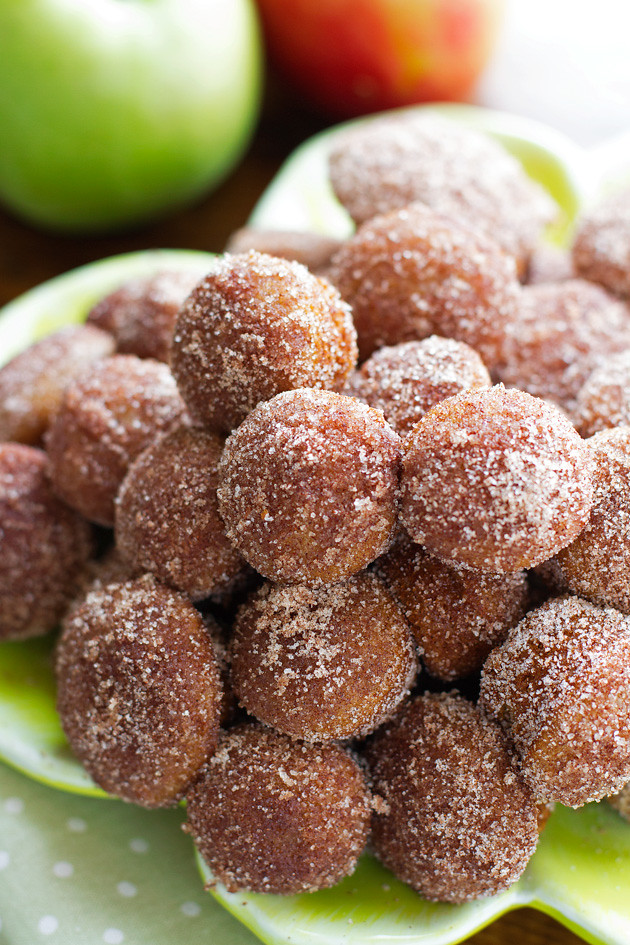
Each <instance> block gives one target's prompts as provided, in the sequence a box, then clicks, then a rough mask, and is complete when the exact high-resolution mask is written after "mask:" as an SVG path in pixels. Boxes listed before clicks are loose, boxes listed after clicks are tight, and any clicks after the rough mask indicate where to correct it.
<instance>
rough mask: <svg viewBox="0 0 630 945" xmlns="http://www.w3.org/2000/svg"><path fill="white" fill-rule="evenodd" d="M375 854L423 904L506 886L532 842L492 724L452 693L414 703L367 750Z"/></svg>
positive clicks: (521, 796)
mask: <svg viewBox="0 0 630 945" xmlns="http://www.w3.org/2000/svg"><path fill="white" fill-rule="evenodd" d="M367 760H368V764H369V767H370V771H371V774H372V777H373V782H374V791H375V792H376V793H378V794H380V795H382V797H383V798H384V801H385V804H386V805H387V809H386V810H385V811H384V812H382V813H377V814H375V816H374V818H373V824H372V845H373V848H374V851H375V853H376V855H377V856H378V857H379V859H380V860H382V862H383V863H384V865H385V866H387V867H388V868H389V869H390V870H392V872H393V873H394V874H395V875H396V876H397V877H398V878H399V879H401V880H402V881H403V882H405V883H408V884H409V885H410V886H412V887H413V888H414V889H416V890H417V891H418V892H420V893H421V894H422V895H423V896H424V897H425V898H426V899H429V900H433V901H440V902H467V901H469V900H471V899H478V898H481V897H483V896H491V895H494V894H495V893H498V892H501V891H502V890H504V889H507V888H508V887H509V886H511V885H512V883H514V882H515V881H516V880H517V879H518V878H519V876H520V875H521V874H522V872H523V871H524V869H525V867H526V866H527V863H528V861H529V858H530V857H531V855H532V853H533V852H534V850H535V848H536V843H537V840H538V823H537V806H536V802H535V799H534V796H533V794H532V792H531V791H530V789H529V788H528V787H527V786H526V785H525V783H524V782H523V780H522V779H521V777H520V775H519V774H518V772H517V769H516V766H515V764H514V762H513V759H512V757H511V753H510V751H509V748H508V744H507V741H506V739H505V737H504V735H503V733H502V732H501V730H500V728H499V726H498V725H496V724H495V723H493V722H491V721H489V720H488V719H486V718H485V717H484V716H483V715H482V714H481V713H480V712H479V710H478V709H477V708H476V707H475V706H474V705H472V703H469V702H467V701H466V700H465V699H463V698H462V697H461V696H459V695H457V694H456V693H455V694H441V695H431V694H426V695H423V696H418V697H416V698H415V699H414V700H413V701H412V702H411V703H409V704H408V705H407V706H406V707H405V709H404V710H403V711H402V712H401V713H400V714H399V716H398V717H397V718H396V719H394V720H393V721H392V722H391V723H389V724H388V725H386V726H385V727H384V728H383V729H381V730H380V731H379V732H378V733H377V734H376V736H375V737H374V741H373V742H372V744H371V745H369V747H368V749H367Z"/></svg>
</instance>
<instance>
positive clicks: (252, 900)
mask: <svg viewBox="0 0 630 945" xmlns="http://www.w3.org/2000/svg"><path fill="white" fill-rule="evenodd" d="M429 110H431V109H429ZM439 110H440V111H442V112H445V111H446V112H447V113H448V114H450V115H451V116H452V117H453V118H454V119H456V120H458V121H462V122H466V123H467V124H471V125H473V126H475V127H477V128H480V129H481V130H483V131H486V132H487V133H489V134H491V135H493V136H495V137H497V138H498V139H499V140H501V141H502V142H503V144H504V145H505V146H506V147H507V148H508V150H510V151H511V152H512V153H513V154H514V155H515V156H516V157H517V158H518V159H519V160H520V161H521V162H522V163H523V165H524V167H525V168H526V170H527V171H528V173H529V174H530V175H531V176H532V177H534V178H535V179H537V180H538V181H540V183H541V184H542V185H543V186H544V187H545V188H546V189H547V190H548V191H549V193H550V194H551V195H552V196H553V197H554V199H555V200H556V202H557V204H558V208H559V213H558V220H557V222H556V223H555V225H554V226H553V227H552V228H551V229H550V231H549V233H548V236H549V239H550V240H552V241H554V242H557V243H562V242H565V241H566V240H567V239H568V238H569V236H570V232H571V227H572V225H573V222H574V220H575V217H576V214H577V212H578V210H579V208H580V207H581V206H583V205H584V204H585V203H588V202H589V201H590V200H592V199H593V198H594V197H595V196H597V194H599V193H601V192H603V191H604V190H606V189H609V188H610V187H611V186H614V185H616V184H618V183H619V182H621V181H623V180H627V179H630V135H629V136H622V137H621V138H620V139H618V140H617V141H613V142H610V143H609V144H608V145H606V146H605V147H602V148H600V149H599V150H598V151H597V152H588V153H587V152H585V151H582V150H581V149H579V148H578V147H577V146H576V145H574V144H573V143H572V142H570V141H569V140H568V139H566V138H564V137H563V136H561V135H560V134H558V133H556V132H554V131H553V130H551V129H549V128H546V127H544V126H541V125H539V124H537V123H535V122H532V121H529V120H524V119H520V118H517V117H515V116H510V115H504V114H500V113H496V112H488V111H484V110H483V109H477V108H472V107H465V106H445V107H440V109H439ZM342 127H345V126H342ZM337 133H338V129H332V130H331V131H328V132H325V133H323V134H321V135H318V136H317V137H315V138H313V139H311V140H310V141H308V142H306V143H305V144H304V145H302V147H300V148H299V149H298V150H297V151H296V152H295V153H294V154H293V155H292V157H291V158H289V160H288V161H287V162H286V164H285V165H284V166H283V168H281V170H280V171H279V173H278V175H277V176H276V178H275V180H274V182H273V183H272V184H271V186H270V187H269V188H268V190H267V191H266V193H265V194H264V196H263V197H262V199H261V200H260V202H259V203H258V205H257V207H256V208H255V210H254V213H253V215H252V218H251V220H250V223H251V224H252V225H253V226H257V227H261V228H284V229H298V230H314V231H316V232H319V233H323V234H330V235H335V236H341V237H343V236H345V235H347V234H348V233H350V232H351V230H352V224H351V221H350V220H349V218H348V217H347V215H346V214H345V212H344V211H343V210H342V209H341V208H340V207H339V205H338V204H337V202H336V201H335V198H334V196H333V194H332V192H331V190H330V187H329V185H328V182H327V179H326V155H327V152H328V149H329V148H330V145H331V141H332V140H333V138H334V136H335V134H337ZM210 259H211V257H210V256H209V255H208V254H205V253H192V252H182V251H175V250H174V251H169V250H160V251H153V252H146V253H134V254H129V255H126V256H119V257H114V258H112V259H107V260H103V261H101V262H99V263H95V264H92V265H89V266H85V267H83V268H81V269H78V270H75V271H74V272H71V273H68V274H66V275H64V276H61V277H59V278H57V279H53V280H52V281H50V282H48V283H46V284H44V285H43V286H41V287H39V288H37V289H35V290H33V291H31V292H28V293H26V294H25V295H24V296H22V297H21V298H20V299H17V300H16V301H15V302H13V303H11V304H10V305H8V306H7V307H6V308H5V309H4V311H3V312H2V313H0V363H2V362H3V361H6V360H8V359H9V358H10V357H11V356H12V355H13V354H15V353H17V352H18V351H19V350H21V349H22V348H24V347H25V346H26V345H27V344H28V343H29V342H30V341H32V340H34V339H36V338H39V337H41V336H43V335H45V334H46V333H47V332H49V331H52V330H54V329H55V328H58V327H59V326H61V325H63V324H65V323H67V322H73V321H80V320H81V319H82V318H84V317H85V314H86V312H87V311H88V309H89V307H90V306H91V304H92V303H93V302H94V301H95V300H96V299H97V298H98V297H99V296H101V295H103V294H104V293H105V292H106V291H107V290H108V289H109V288H112V287H113V286H115V285H116V284H118V283H120V282H121V281H123V280H124V279H126V278H129V277H130V276H132V275H135V274H141V273H147V272H151V271H154V270H155V269H157V268H160V267H163V266H169V267H172V266H184V267H186V268H192V269H199V271H200V272H201V271H203V269H204V267H207V265H208V263H209V261H210ZM50 651H51V642H50V641H47V640H44V641H30V642H27V643H23V644H17V643H5V644H0V758H2V759H4V760H5V761H7V762H8V763H9V764H11V765H13V766H14V767H16V768H18V769H20V770H21V771H23V772H25V773H26V774H28V775H30V776H31V777H33V778H35V779H37V780H39V781H42V782H45V783H47V784H50V785H52V786H54V787H57V788H61V789H63V790H66V791H71V792H75V793H81V794H88V795H94V796H102V797H104V796H105V795H104V794H103V792H102V791H100V790H99V789H98V788H97V787H95V785H94V784H93V783H92V782H91V781H90V780H89V778H87V777H86V775H85V773H84V772H83V771H82V769H81V767H80V765H79V764H78V763H77V762H76V761H75V760H74V759H73V758H72V756H71V753H70V751H69V749H68V746H67V743H66V741H65V738H64V736H63V733H62V731H61V727H60V725H59V721H58V719H57V715H56V712H55V694H54V681H53V676H52V672H51V667H50ZM199 868H200V871H201V874H202V876H203V877H204V880H205V881H206V882H208V883H210V882H211V880H212V877H211V876H210V874H209V872H208V870H207V867H206V866H205V864H204V863H203V862H202V861H201V860H199ZM212 893H213V895H214V896H215V897H216V898H217V899H218V900H219V901H220V902H221V903H222V904H223V905H224V906H225V908H226V909H228V910H229V911H230V912H231V913H232V914H233V915H235V916H236V917H237V918H238V919H239V920H240V921H241V922H243V923H244V924H245V925H246V926H247V927H248V928H250V929H251V930H252V931H253V932H255V933H256V934H257V935H258V936H259V937H260V938H261V939H262V940H263V941H264V942H266V943H269V945H276V943H287V945H289V943H291V945H337V943H339V945H341V943H346V945H359V943H360V945H452V943H455V942H461V941H463V940H464V939H466V938H467V937H468V936H469V935H471V934H472V933H473V932H475V931H476V930H478V929H479V928H481V927H482V926H484V925H487V924H488V923H489V922H491V921H492V920H493V919H495V918H496V917H497V916H499V915H501V914H503V913H504V912H507V911H508V910H510V909H515V908H518V907H520V906H524V905H527V906H532V907H534V908H536V909H540V910H541V911H543V912H547V913H549V914H551V915H553V916H554V917H555V918H557V919H558V920H559V921H560V922H562V923H563V924H564V925H566V926H568V927H569V928H571V929H572V930H573V931H574V932H576V933H577V934H578V935H580V936H582V937H583V938H584V939H585V940H586V941H588V942H593V943H606V945H627V943H628V942H630V825H629V824H627V823H625V822H624V821H623V820H622V819H621V818H620V817H619V816H618V815H617V814H615V813H614V812H613V811H612V810H611V809H610V808H608V806H607V805H606V804H600V805H590V806H589V807H586V808H583V809H581V810H580V811H572V810H567V809H563V808H558V809H557V810H556V811H555V813H554V814H553V815H552V816H551V818H550V820H549V823H548V825H547V828H546V830H545V831H544V833H543V836H542V838H541V842H540V844H539V847H538V850H537V852H536V854H535V855H534V857H533V858H532V860H531V862H530V864H529V866H528V868H527V871H526V873H525V874H524V876H523V877H522V878H521V880H519V882H518V883H516V884H515V885H514V886H513V887H512V888H511V889H510V890H509V891H508V892H506V893H503V894H502V895H499V896H495V897H493V898H490V899H485V900H481V901H479V902H475V903H470V904H468V905H464V906H449V905H435V904H431V903H427V902H424V901H423V900H422V899H421V898H420V897H419V896H417V895H416V894H415V893H414V892H412V891H411V890H410V889H409V888H407V887H406V886H404V885H402V884H401V883H399V882H398V881H396V880H395V879H394V878H393V877H392V876H391V874H390V873H388V872H387V871H386V870H385V869H383V868H382V867H381V866H380V865H379V864H378V863H377V862H376V860H375V859H374V858H373V857H371V856H370V855H369V854H366V855H365V856H364V857H363V858H362V860H361V863H360V864H359V868H358V869H357V871H356V873H355V874H354V876H352V877H350V878H348V879H347V880H345V881H344V882H343V883H341V884H340V885H339V886H337V887H336V888H335V889H331V890H326V891H322V892H319V893H315V894H309V895H301V896H289V897H278V896H260V895H250V894H242V893H240V894H238V895H232V894H230V893H228V892H226V890H225V889H223V888H222V887H221V886H216V887H214V888H213V889H212Z"/></svg>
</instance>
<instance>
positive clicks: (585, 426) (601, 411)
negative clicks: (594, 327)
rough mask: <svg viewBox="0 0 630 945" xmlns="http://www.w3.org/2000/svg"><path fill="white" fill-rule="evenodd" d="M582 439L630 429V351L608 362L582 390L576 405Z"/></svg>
mask: <svg viewBox="0 0 630 945" xmlns="http://www.w3.org/2000/svg"><path fill="white" fill-rule="evenodd" d="M575 418H576V421H575V422H576V426H577V428H578V430H579V431H580V433H581V434H582V436H586V437H588V436H593V434H594V433H598V432H599V431H600V430H608V429H610V428H611V427H621V426H630V350H626V351H621V352H620V353H619V354H615V355H612V356H611V357H609V358H607V359H606V361H604V362H603V363H602V364H600V366H599V367H597V368H595V370H594V371H593V372H592V374H590V376H589V377H588V379H587V380H586V382H585V383H584V385H583V386H582V387H581V388H580V391H579V393H578V396H577V398H576V405H575Z"/></svg>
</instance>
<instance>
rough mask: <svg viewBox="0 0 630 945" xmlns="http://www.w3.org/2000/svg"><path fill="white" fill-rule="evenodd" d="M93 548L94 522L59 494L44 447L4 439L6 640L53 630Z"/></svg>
mask: <svg viewBox="0 0 630 945" xmlns="http://www.w3.org/2000/svg"><path fill="white" fill-rule="evenodd" d="M91 552H92V531H91V528H90V526H89V525H88V523H87V522H85V521H84V520H83V519H82V518H81V517H80V516H79V515H77V513H76V512H74V511H73V510H72V509H70V508H68V507H67V506H66V505H65V504H64V503H63V502H61V501H60V500H59V499H58V498H57V497H56V496H55V495H53V492H52V490H51V488H50V483H49V482H48V478H47V476H46V457H45V455H44V453H43V452H42V451H41V450H39V449H35V448H34V447H32V446H24V445H20V444H17V443H0V640H23V639H25V638H27V637H33V636H39V635H41V634H43V633H46V632H47V631H49V630H51V629H52V628H53V627H54V626H55V624H56V623H57V622H58V620H60V618H61V617H62V616H63V613H64V611H65V610H66V609H67V607H68V606H69V604H70V603H71V601H72V598H73V596H74V594H75V593H76V592H77V590H78V588H79V584H80V581H81V576H82V573H83V569H84V567H85V564H86V561H87V560H88V559H89V557H90V554H91Z"/></svg>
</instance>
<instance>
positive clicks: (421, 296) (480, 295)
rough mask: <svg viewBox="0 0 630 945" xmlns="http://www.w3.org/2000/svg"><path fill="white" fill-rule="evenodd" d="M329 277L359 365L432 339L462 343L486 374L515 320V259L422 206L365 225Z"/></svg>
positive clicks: (339, 255) (344, 249)
mask: <svg viewBox="0 0 630 945" xmlns="http://www.w3.org/2000/svg"><path fill="white" fill-rule="evenodd" d="M330 278H331V280H332V281H333V283H334V284H335V285H336V286H337V288H338V289H339V291H340V292H341V295H342V296H343V297H344V299H346V301H347V302H349V304H350V305H351V307H352V315H353V319H354V324H355V327H356V330H357V336H358V339H359V352H360V356H361V358H362V359H364V358H367V357H369V355H371V354H372V352H374V351H375V350H376V349H377V348H380V347H382V346H383V345H397V344H400V343H401V342H403V341H419V340H421V339H422V338H426V337H427V336H429V335H432V334H435V335H442V336H444V337H446V338H455V339H457V340H458V341H464V342H466V344H469V345H470V346H471V347H473V348H475V349H476V351H477V352H478V353H479V355H480V356H481V358H482V359H483V361H484V363H485V364H486V365H487V366H488V367H489V368H490V367H492V366H493V365H494V364H495V363H496V362H497V361H498V360H500V355H501V346H502V340H503V335H504V333H505V329H506V326H507V325H508V324H509V323H510V322H511V321H512V320H513V319H514V317H515V314H516V308H517V298H518V291H519V286H518V281H517V279H516V272H515V268H514V260H513V259H512V258H511V257H510V256H507V255H506V254H505V253H504V252H503V250H501V249H500V247H499V245H498V244H497V243H495V242H494V241H493V240H492V239H491V238H490V237H487V236H485V235H483V234H480V233H478V232H476V231H475V230H473V229H469V228H468V227H466V226H465V225H464V224H462V223H460V222H459V221H453V220H451V219H450V218H449V217H446V216H442V215H441V214H440V213H437V212H436V211H434V210H432V209H430V208H429V207H426V206H425V205H424V204H421V203H414V204H410V205H409V206H407V207H404V208H402V209H401V210H394V211H393V212H391V213H388V214H384V215H383V216H378V217H374V218H373V219H371V220H370V221H368V222H367V223H364V224H363V226H362V227H360V229H359V230H357V232H356V233H355V235H354V236H352V237H351V238H350V239H349V240H347V242H346V243H344V244H343V246H342V247H341V249H340V250H339V252H338V253H336V255H335V256H334V258H333V263H332V266H331V271H330Z"/></svg>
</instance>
